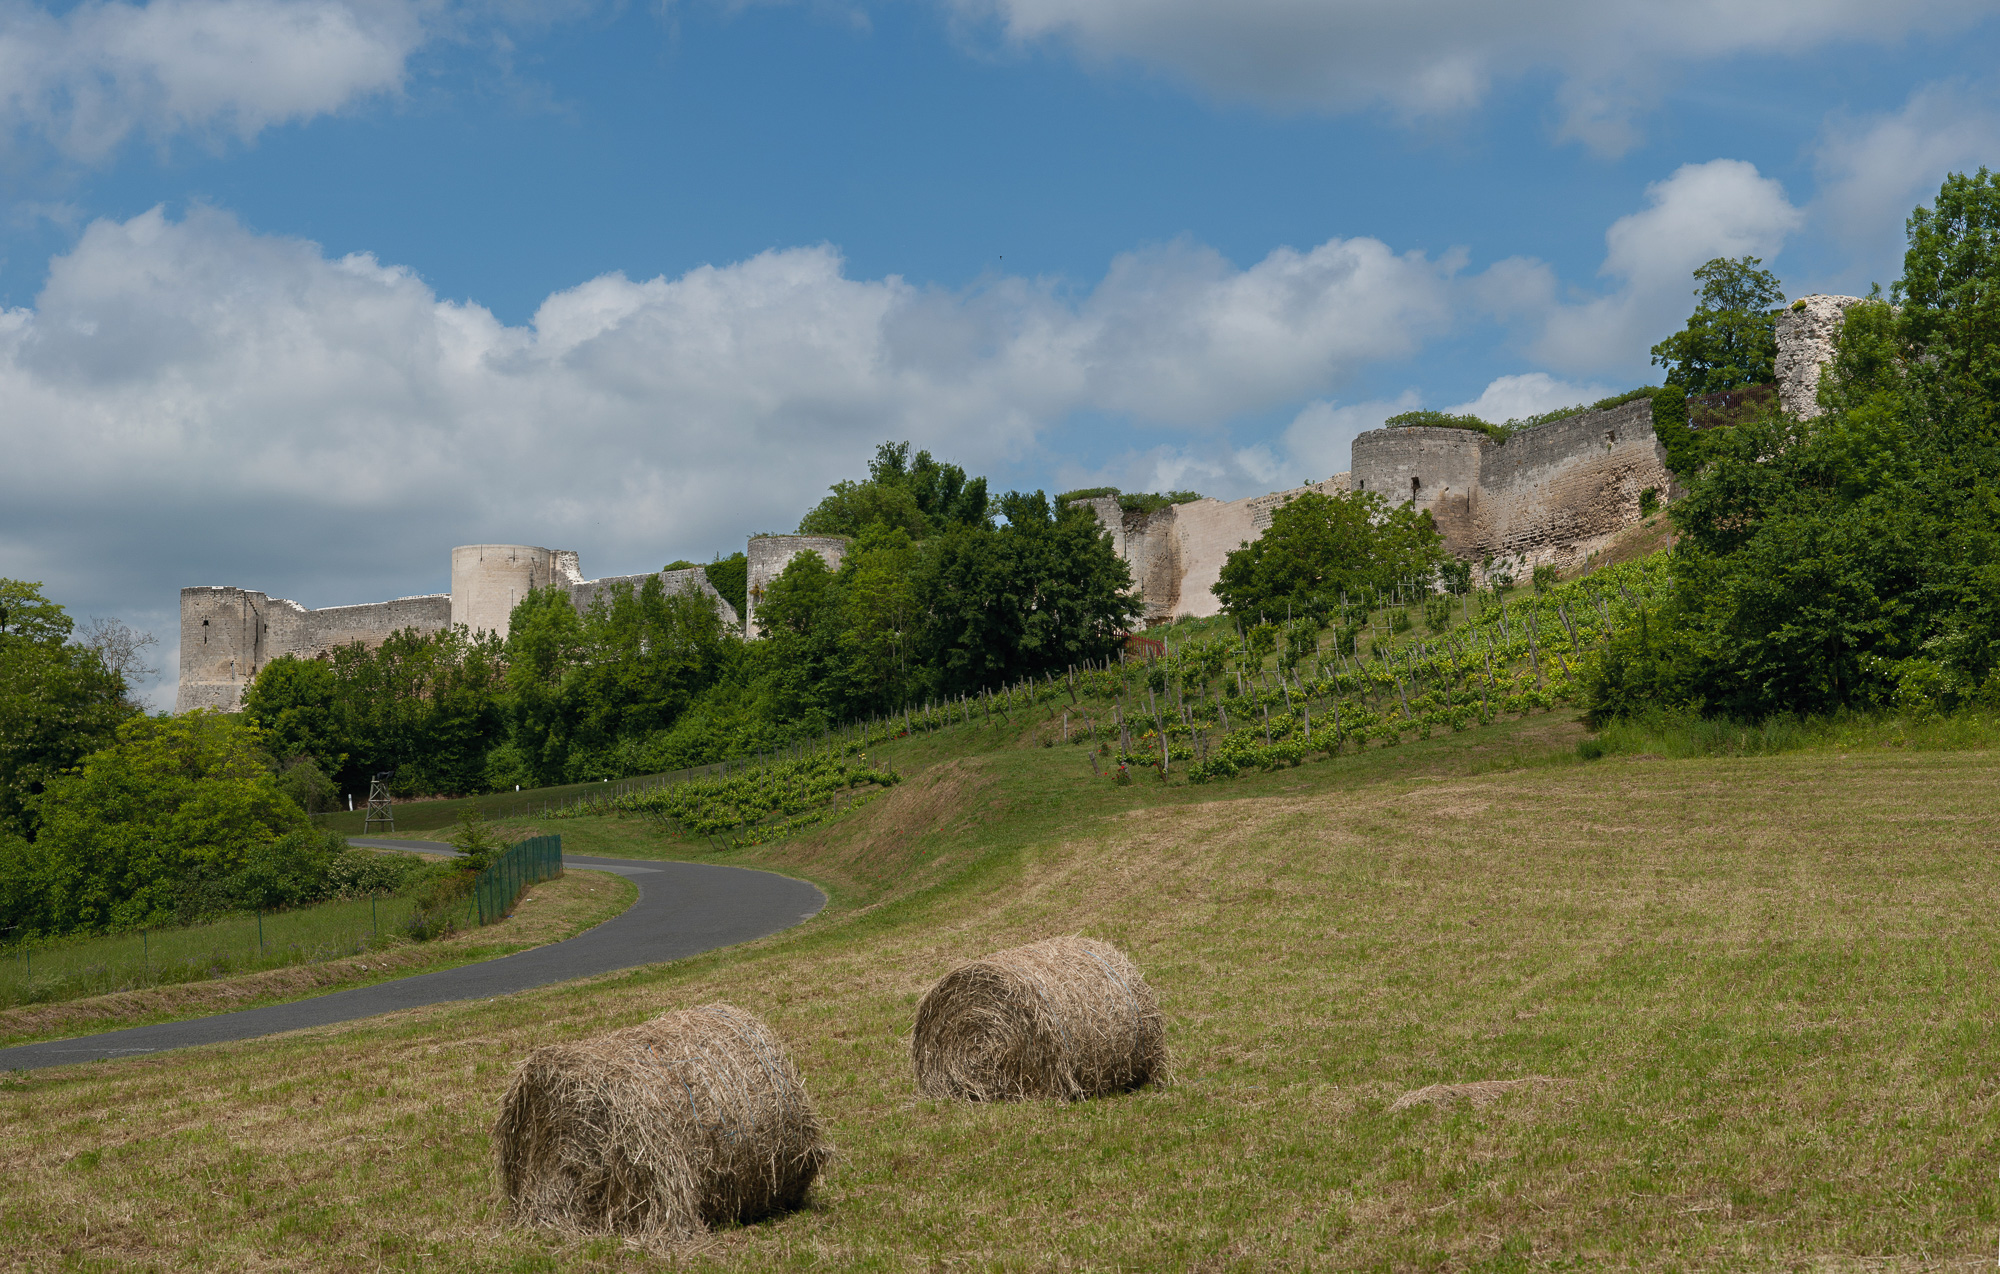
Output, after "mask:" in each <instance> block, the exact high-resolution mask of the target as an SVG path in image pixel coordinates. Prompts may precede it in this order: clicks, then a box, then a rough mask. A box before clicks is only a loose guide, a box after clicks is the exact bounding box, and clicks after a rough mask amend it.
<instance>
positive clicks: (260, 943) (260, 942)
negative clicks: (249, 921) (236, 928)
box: [257, 907, 264, 955]
mask: <svg viewBox="0 0 2000 1274" xmlns="http://www.w3.org/2000/svg"><path fill="white" fill-rule="evenodd" d="M257 954H258V955H263V954H264V909H263V908H262V907H259V908H258V909H257Z"/></svg>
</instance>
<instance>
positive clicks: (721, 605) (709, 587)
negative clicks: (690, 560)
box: [569, 566, 743, 632]
mask: <svg viewBox="0 0 2000 1274" xmlns="http://www.w3.org/2000/svg"><path fill="white" fill-rule="evenodd" d="M655 573H656V574H657V575H658V576H659V579H660V585H661V587H663V588H665V589H666V590H667V596H669V597H671V596H673V595H674V594H676V593H685V592H687V591H688V590H689V589H693V590H694V591H695V592H697V593H706V594H707V595H708V597H709V599H710V600H712V601H713V602H714V603H715V609H716V612H717V613H718V614H720V615H721V616H722V626H723V628H725V629H727V630H728V631H730V632H739V631H741V629H742V626H743V621H742V620H741V619H740V618H739V617H738V616H737V614H736V608H735V607H734V606H731V605H730V604H729V600H728V599H727V598H725V597H724V596H723V595H722V594H720V593H718V592H716V591H715V585H713V584H711V583H709V582H708V572H707V571H706V570H704V569H703V568H701V567H699V566H694V567H688V568H687V569H685V570H678V571H659V572H655ZM652 578H653V575H651V574H647V575H607V576H605V577H604V578H603V579H591V580H583V581H582V582H580V583H577V584H573V585H571V586H570V590H569V599H570V601H571V602H572V603H573V604H574V605H575V606H576V608H577V609H578V610H579V611H585V610H589V609H590V604H591V603H592V602H594V601H596V600H597V599H598V597H599V596H600V595H608V594H609V593H610V592H611V591H612V590H614V589H616V588H617V587H618V586H619V585H621V584H624V585H630V586H631V588H632V591H633V592H634V593H637V592H638V591H639V590H640V589H642V588H644V587H645V586H646V581H647V580H649V579H652Z"/></svg>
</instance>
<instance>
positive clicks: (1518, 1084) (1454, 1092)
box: [1389, 1075, 1566, 1114]
mask: <svg viewBox="0 0 2000 1274" xmlns="http://www.w3.org/2000/svg"><path fill="white" fill-rule="evenodd" d="M1564 1082H1566V1081H1564V1080H1560V1079H1550V1078H1549V1077H1547V1076H1546V1075H1530V1076H1528V1077H1527V1078H1526V1079H1475V1080H1473V1081H1472V1082H1471V1083H1467V1084H1431V1085H1429V1086H1427V1087H1424V1088H1415V1089H1411V1090H1410V1091H1409V1092H1407V1093H1404V1094H1403V1095H1402V1096H1401V1097H1398V1098H1397V1099H1396V1100H1395V1101H1394V1102H1393V1103H1391V1104H1390V1106H1389V1111H1390V1113H1391V1114H1393V1113H1395V1112H1396V1111H1399V1110H1408V1109H1409V1108H1410V1107H1412V1106H1455V1105H1457V1104H1458V1103H1459V1102H1461V1101H1466V1102H1471V1103H1472V1104H1473V1105H1474V1106H1485V1105H1489V1104H1491V1103H1492V1102H1496V1101H1498V1100H1500V1098H1501V1097H1502V1096H1503V1095H1504V1094H1507V1093H1511V1092H1513V1091H1514V1090H1515V1089H1517V1088H1533V1087H1535V1086H1537V1085H1539V1084H1561V1083H1564Z"/></svg>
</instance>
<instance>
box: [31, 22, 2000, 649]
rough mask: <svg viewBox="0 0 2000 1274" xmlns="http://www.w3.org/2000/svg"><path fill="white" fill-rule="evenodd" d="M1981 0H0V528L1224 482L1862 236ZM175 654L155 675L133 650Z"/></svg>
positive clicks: (521, 524) (251, 552)
mask: <svg viewBox="0 0 2000 1274" xmlns="http://www.w3.org/2000/svg"><path fill="white" fill-rule="evenodd" d="M1996 7H2000V6H1996V5H1994V4H1991V3H1986V4H1980V3H1965V2H1961V0H1918V2H1917V3H1912V4H1906V5H1901V6H1895V7H1893V8H1892V7H1890V6H1882V5H1879V4H1876V5H1866V4H1861V3H1852V2H1846V0H1812V2H1805V0H1801V2H1797V3H1766V4H1733V5H1724V4H1720V3H1682V4H1663V3H1656V2H1655V3H1636V2H1631V0H1597V2H1594V3H1584V2H1583V0H1533V2H1530V3H1522V4H1518V5H1514V6H1507V7H1504V8H1499V7H1495V6H1490V5H1480V4H1472V3H1468V2H1467V0H1411V2H1410V3H1406V4H1401V5H1397V6H1383V5H1380V4H1370V3H1362V2H1360V0H1322V2H1320V3H1310V2H1308V0H1234V2H1233V3H1232V4H1230V5H1226V6H1225V5H1215V4H1213V3H1197V2H1195V0H1066V2H1065V3H1062V4H1056V3H1054V0H938V2H935V3H929V2H925V0H901V2H898V3H883V4H858V5H839V4H832V3H800V4H785V3H763V4H733V5H723V4H709V3H701V2H695V3H673V4H664V5H653V6H626V7H618V6H605V5H597V4H591V3H587V2H585V0H578V2H576V3H568V4H554V5H533V4H525V3H510V2H509V0H496V2H495V3H471V4H454V3H452V2H451V0H152V2H151V3H148V4H119V3H110V4H105V3H86V4H80V5H71V6H62V7H54V8H50V7H38V6H36V5H33V4H26V3H16V4H12V5H0V90H4V91H0V121H4V125H5V127H4V132H0V137H4V149H0V176H4V181H5V186H4V192H5V205H6V206H5V213H6V215H5V216H4V217H0V306H4V307H6V308H5V312H4V314H0V444H4V446H5V454H7V455H8V456H9V460H8V461H7V463H6V465H5V470H6V483H5V489H6V492H7V494H6V498H5V500H4V502H0V574H4V575H10V576H14V577H20V578H29V579H39V580H43V581H45V582H46V584H47V585H48V588H49V590H50V591H51V592H52V593H53V594H54V595H55V596H57V597H58V598H59V599H60V600H62V601H64V602H65V603H66V604H68V605H70V606H71V607H72V609H73V610H74V611H75V612H76V613H78V614H79V615H115V616H119V617H122V618H125V619H127V620H128V621H130V622H133V623H135V624H138V625H140V626H142V627H147V628H150V629H152V630H154V631H156V632H157V633H158V634H159V636H160V637H161V640H162V647H161V651H160V653H161V655H162V656H163V658H162V659H161V660H160V661H159V662H161V663H162V664H163V667H165V668H167V669H169V670H170V669H171V666H172V665H171V659H172V657H173V649H174V646H175V643H176V633H175V628H176V621H175V617H174V608H175V604H176V595H177V592H178V589H179V588H180V587H181V586H182V585H184V584H211V583H233V584H239V585H242V586H245V587H251V588H259V589H263V590H265V591H267V592H270V593H272V594H274V595H279V596H288V597H292V598H295V599H297V600H299V601H300V602H302V603H304V604H306V605H308V606H324V605H335V604H342V603H348V602H358V601H368V600H375V599H378V598H381V597H386V596H391V595H398V594H406V593H414V592H425V591H432V590H436V589H441V588H443V587H444V586H445V583H446V578H445V577H446V570H447V564H448V557H449V550H450V548H451V546H452V545H454V544H459V543H472V542H482V541H485V542H496V541H497V542H520V543H538V544H545V545H551V546H556V547H574V548H577V549H579V550H580V551H581V552H582V553H583V560H584V567H585V571H586V573H587V574H599V573H614V572H619V573H622V572H628V571H636V570H642V569H648V568H653V567H657V566H658V565H660V564H661V563H663V562H665V561H667V560H670V559H673V558H678V557H695V558H707V557H709V556H711V555H712V554H714V553H716V552H718V551H728V550H730V549H731V548H734V547H740V545H741V543H742V541H743V538H744V536H745V535H747V534H749V533H751V532H756V531H764V530H783V529H788V528H789V527H790V526H791V525H792V524H793V523H794V522H795V521H796V519H797V517H798V515H799V513H800V512H801V511H802V510H803V509H804V508H805V507H808V506H809V505H810V504H811V503H812V501H813V500H814V499H815V498H816V496H817V494H818V493H819V492H820V491H822V490H823V489H824V487H825V486H826V485H827V484H828V483H830V482H832V481H834V480H836V479H838V478H842V477H851V476H856V475H857V474H858V473H859V472H860V471H861V469H862V467H863V465H864V463H865V460H866V458H867V456H868V454H869V453H870V452H871V451H872V448H873V445H874V444H875V443H876V442H878V441H881V440H883V439H885V438H908V439H911V440H912V441H914V442H915V443H917V444H918V445H919V446H926V447H929V448H931V449H932V450H934V451H936V452H938V453H939V454H941V455H945V456H948V457H951V458H954V459H957V460H959V461H960V462H961V463H964V464H966V465H967V466H968V467H969V468H972V469H974V470H976V471H979V472H984V473H988V474H990V475H991V476H992V477H993V479H994V480H995V482H996V483H997V484H998V485H1000V486H1003V487H1005V486H1021V487H1028V488H1032V487H1046V488H1048V489H1051V490H1054V489H1060V488H1064V487H1069V486H1076V485H1085V484H1095V483H1099V482H1110V483H1114V484H1117V485H1120V486H1124V487H1126V488H1127V489H1151V488H1158V487H1166V486H1175V487H1194V488H1196V489H1199V490H1201V491H1204V492H1207V493H1210V494H1214V495H1218V496H1222V497H1224V498H1234V497H1238V496H1243V495H1249V494H1255V493H1258V492H1261V491H1265V490H1269V489H1273V488H1275V487H1282V486H1290V485H1293V484H1295V483H1297V482H1299V481H1301V480H1304V479H1308V478H1311V479H1318V478H1324V477H1325V476H1326V475H1327V474H1328V473H1331V472H1334V471H1337V470H1340V469H1344V468H1346V467H1347V455H1346V452H1347V444H1348V443H1349V442H1350V441H1351V439H1352V437H1353V435H1354V434H1355V433H1356V432H1358V431H1360V430H1362V429H1365V428H1371V427H1374V426H1375V425H1377V424H1379V422H1380V421H1381V419H1382V418H1383V417H1384V416H1385V415H1387V414H1389V413H1390V412H1393V411H1396V410H1400V409H1402V408H1404V407H1408V406H1419V405H1420V406H1429V407H1467V406H1471V407H1474V408H1475V409H1477V410H1479V411H1481V412H1482V413H1483V414H1489V415H1492V416H1494V417H1496V418H1504V417H1506V416H1507V415H1511V414H1516V413H1523V412H1527V411H1534V410H1542V409H1545V408H1548V407H1552V406H1558V405H1563V404H1566V403H1568V402H1573V401H1577V400H1579V399H1582V398H1588V397H1595V396H1597V395H1598V394H1600V393H1603V392H1608V391H1610V390H1616V389H1623V388H1628V387H1630V386H1632V385H1636V384H1640V383H1645V382H1646V381H1647V380H1648V379H1650V371H1651V369H1649V367H1648V365H1647V347H1648V346H1649V345H1650V344H1652V343H1653V342H1654V341H1656V340H1658V339H1660V338H1661V337H1662V336H1664V335H1665V334H1666V333H1667V332H1668V331H1670V330H1672V328H1673V327H1674V326H1676V325H1677V324H1678V323H1679V322H1680V321H1681V320H1682V319H1684V318H1685V316H1686V313H1687V310H1688V308H1689V305H1690V304H1691V298H1690V295H1689V288H1690V286H1691V280H1689V278H1688V272H1689V270H1691V269H1692V268H1693V267H1694V266H1695V265H1698V264H1700V263H1701V262H1702V261H1703V260H1706V259H1707V258H1709V257H1711V256H1715V255H1738V254H1741V253H1743V252H1754V253H1756V254H1758V255H1761V256H1764V257H1765V258H1766V259H1767V263H1768V264H1770V265H1771V266H1773V267H1774V268H1775V269H1776V270H1777V271H1778V273H1779V274H1780V275H1781V277H1783V278H1784V280H1785V282H1786V285H1787V288H1788V291H1789V292H1790V293H1791V294H1792V295H1802V294H1804V293H1806V292H1810V291H1822V290H1826V291H1858V290H1863V289H1865V287H1866V286H1867V284H1868V283H1869V282H1871V281H1877V280H1879V281H1881V282H1883V283H1885V284H1886V283H1887V282H1889V281H1890V280H1892V279H1893V278H1894V277H1895V274H1896V273H1897V266H1898V261H1899V257H1900V241H1901V222H1902V218H1903V217H1904V216H1905V215H1906V214H1907V212H1908V211H1909V208H1910V207H1911V206H1912V205H1913V204H1914V203H1916V202H1918V201H1919V200H1921V199H1923V198H1925V197H1926V196H1927V195H1928V194H1929V193H1930V192H1932V191H1934V190H1935V189H1936V186H1937V183H1938V181H1939V180H1940V179H1941V178H1942V177H1943V175H1944V174H1945V173H1946V172H1947V171H1951V170H1954V169H1964V168H1970V167H1976V166H1978V165H1979V164H1981V163H1986V164H1993V163H1995V162H1996V157H2000V144H1996V143H2000V101H1996V92H1995V87H1996V86H1995V80H1994V78H1993V73H1992V71H1991V69H1990V68H1991V66H1992V65H1993V63H1994V57H1993V55H1994V52H1995V39H1994V37H1995V32H1996V22H1995V17H1994V10H1995V8H1996ZM163 680H164V681H166V682H168V683H170V682H171V674H170V672H169V674H168V675H167V676H166V677H165V678H163Z"/></svg>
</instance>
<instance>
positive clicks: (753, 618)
mask: <svg viewBox="0 0 2000 1274" xmlns="http://www.w3.org/2000/svg"><path fill="white" fill-rule="evenodd" d="M801 553H817V554H819V556H820V560H822V561H824V562H825V563H826V569H828V570H830V571H837V570H839V569H840V563H841V562H842V560H844V559H845V558H846V557H847V541H846V540H845V539H844V538H842V537H841V536H838V535H759V536H757V537H755V538H754V539H752V540H751V541H750V543H749V545H748V547H747V548H746V549H745V550H744V556H745V557H747V558H748V559H749V561H748V567H749V572H748V574H749V580H748V587H747V588H746V590H745V593H744V598H743V609H744V611H745V612H746V613H745V615H744V617H743V635H744V636H745V637H755V636H756V635H757V634H758V632H759V629H758V627H757V603H758V602H759V601H760V600H762V598H763V596H764V591H765V590H766V589H768V588H769V587H770V586H771V581H772V580H774V579H776V578H778V576H779V575H781V574H783V573H784V569H785V567H787V566H789V565H791V561H792V559H793V558H795V557H797V556H798V555H799V554H801Z"/></svg>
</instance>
